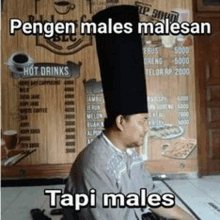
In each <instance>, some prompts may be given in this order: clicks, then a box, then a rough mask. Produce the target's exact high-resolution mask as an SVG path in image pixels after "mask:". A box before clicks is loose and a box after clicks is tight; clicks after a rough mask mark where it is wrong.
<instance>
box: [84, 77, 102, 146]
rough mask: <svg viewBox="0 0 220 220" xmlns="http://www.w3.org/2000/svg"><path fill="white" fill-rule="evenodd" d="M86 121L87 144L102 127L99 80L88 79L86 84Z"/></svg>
mask: <svg viewBox="0 0 220 220" xmlns="http://www.w3.org/2000/svg"><path fill="white" fill-rule="evenodd" d="M85 86H86V123H87V127H86V129H87V131H86V132H87V133H86V142H87V144H89V143H91V141H92V140H93V139H94V138H95V137H96V136H97V135H99V134H100V133H101V131H102V130H103V128H104V118H105V115H106V113H105V105H104V96H103V89H102V85H101V82H96V81H88V82H87V83H86V84H85Z"/></svg>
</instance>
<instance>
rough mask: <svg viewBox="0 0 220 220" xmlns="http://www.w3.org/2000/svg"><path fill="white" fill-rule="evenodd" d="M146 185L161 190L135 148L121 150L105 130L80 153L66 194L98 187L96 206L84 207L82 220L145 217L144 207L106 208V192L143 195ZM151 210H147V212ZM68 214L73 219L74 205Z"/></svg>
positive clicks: (66, 213) (81, 213)
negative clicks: (143, 215)
mask: <svg viewBox="0 0 220 220" xmlns="http://www.w3.org/2000/svg"><path fill="white" fill-rule="evenodd" d="M141 188H146V189H147V195H149V194H150V193H153V192H154V193H160V190H159V189H157V188H156V187H155V185H154V183H153V180H152V178H151V175H150V173H148V172H147V171H146V170H145V166H144V160H143V158H142V156H140V154H138V153H137V152H136V150H135V149H128V150H125V151H120V150H119V149H118V148H117V147H116V146H114V145H113V144H112V142H111V141H110V140H109V139H108V138H107V137H106V136H105V135H104V134H103V133H102V134H100V135H99V136H98V137H97V138H95V139H94V141H93V142H92V143H91V144H89V145H88V146H87V147H86V148H85V149H84V150H83V152H82V153H81V154H80V155H79V156H78V158H77V159H76V161H75V162H74V164H73V167H72V170H71V172H70V175H69V178H68V181H67V184H66V188H65V193H70V194H72V195H73V194H75V193H85V194H87V195H89V191H90V189H95V190H96V208H90V207H83V208H81V210H80V211H79V212H77V215H78V217H79V219H80V220H84V219H85V220H116V219H117V220H136V219H138V220H139V219H140V220H141V215H142V214H143V211H142V210H141V208H128V207H123V208H120V207H118V206H117V208H111V207H109V208H103V201H102V200H103V194H104V193H115V194H117V193H123V194H124V195H125V196H126V195H128V194H130V193H136V194H137V195H140V189H141ZM146 211H149V210H148V209H145V212H146ZM64 213H65V216H66V219H68V220H73V219H75V218H73V217H72V216H73V213H74V207H71V208H68V209H65V212H64Z"/></svg>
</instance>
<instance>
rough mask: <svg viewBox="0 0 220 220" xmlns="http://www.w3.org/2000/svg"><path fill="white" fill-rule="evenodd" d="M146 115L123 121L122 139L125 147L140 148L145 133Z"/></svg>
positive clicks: (142, 114) (135, 115)
mask: <svg viewBox="0 0 220 220" xmlns="http://www.w3.org/2000/svg"><path fill="white" fill-rule="evenodd" d="M147 119H148V116H147V114H146V113H140V114H134V115H131V116H130V117H129V118H128V119H124V120H125V121H124V129H123V139H124V143H125V145H126V147H140V146H141V145H142V144H143V139H144V136H145V134H146V132H147V129H148V126H147Z"/></svg>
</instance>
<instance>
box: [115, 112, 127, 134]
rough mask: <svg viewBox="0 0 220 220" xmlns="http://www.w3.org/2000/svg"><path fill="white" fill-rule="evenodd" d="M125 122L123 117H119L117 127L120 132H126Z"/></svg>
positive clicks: (116, 120)
mask: <svg viewBox="0 0 220 220" xmlns="http://www.w3.org/2000/svg"><path fill="white" fill-rule="evenodd" d="M124 120H125V119H124V117H123V115H118V116H117V117H116V119H115V122H116V126H117V128H118V129H119V130H120V131H123V130H124Z"/></svg>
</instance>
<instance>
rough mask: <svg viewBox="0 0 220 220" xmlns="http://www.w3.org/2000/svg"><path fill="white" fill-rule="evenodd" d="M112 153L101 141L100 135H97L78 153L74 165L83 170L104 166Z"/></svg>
mask: <svg viewBox="0 0 220 220" xmlns="http://www.w3.org/2000/svg"><path fill="white" fill-rule="evenodd" d="M113 153H114V152H113V151H112V150H111V149H110V147H109V146H108V145H107V144H106V142H105V141H104V140H103V137H102V135H99V136H97V137H96V138H95V139H94V140H93V141H92V142H91V143H90V144H89V145H88V146H86V148H85V149H84V150H83V151H81V152H80V154H79V156H78V157H77V159H76V161H75V163H76V164H78V165H80V166H83V168H91V167H97V166H105V164H106V163H107V161H108V159H109V158H110V157H111V155H112V154H113Z"/></svg>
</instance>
